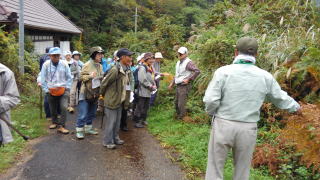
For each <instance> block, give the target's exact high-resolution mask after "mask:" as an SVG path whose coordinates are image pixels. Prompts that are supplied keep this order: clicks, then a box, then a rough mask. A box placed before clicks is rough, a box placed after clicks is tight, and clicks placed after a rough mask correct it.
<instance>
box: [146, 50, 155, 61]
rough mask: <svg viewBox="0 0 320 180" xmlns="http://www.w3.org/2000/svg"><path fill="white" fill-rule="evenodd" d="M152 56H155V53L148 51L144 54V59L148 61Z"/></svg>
mask: <svg viewBox="0 0 320 180" xmlns="http://www.w3.org/2000/svg"><path fill="white" fill-rule="evenodd" d="M150 58H154V55H153V53H151V52H147V53H145V54H144V56H143V59H144V60H145V61H147V60H148V59H150Z"/></svg>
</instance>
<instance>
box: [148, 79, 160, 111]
mask: <svg viewBox="0 0 320 180" xmlns="http://www.w3.org/2000/svg"><path fill="white" fill-rule="evenodd" d="M155 82H156V86H157V89H158V90H159V88H160V80H157V81H155ZM157 95H158V91H157V92H156V93H154V94H151V98H150V106H153V105H154V103H155V101H156V99H157Z"/></svg>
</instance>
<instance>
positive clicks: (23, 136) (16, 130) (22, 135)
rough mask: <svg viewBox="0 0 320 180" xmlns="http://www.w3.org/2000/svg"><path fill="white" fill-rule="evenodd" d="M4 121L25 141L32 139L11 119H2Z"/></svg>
mask: <svg viewBox="0 0 320 180" xmlns="http://www.w3.org/2000/svg"><path fill="white" fill-rule="evenodd" d="M1 120H2V121H4V122H5V123H6V124H7V125H8V126H9V127H10V128H11V129H13V130H14V131H15V132H17V133H18V134H19V135H20V136H21V137H22V138H23V139H24V140H25V141H27V140H28V139H30V137H29V136H26V135H24V134H22V133H21V132H20V131H19V130H18V129H17V128H15V127H14V126H13V125H12V124H11V123H10V122H9V121H7V120H5V119H1Z"/></svg>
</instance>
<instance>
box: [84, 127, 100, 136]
mask: <svg viewBox="0 0 320 180" xmlns="http://www.w3.org/2000/svg"><path fill="white" fill-rule="evenodd" d="M84 132H85V133H86V134H91V135H97V134H98V131H95V130H94V129H93V128H92V125H85V126H84Z"/></svg>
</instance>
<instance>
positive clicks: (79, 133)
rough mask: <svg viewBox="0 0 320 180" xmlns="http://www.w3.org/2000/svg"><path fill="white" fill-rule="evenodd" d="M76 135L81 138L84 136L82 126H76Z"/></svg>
mask: <svg viewBox="0 0 320 180" xmlns="http://www.w3.org/2000/svg"><path fill="white" fill-rule="evenodd" d="M76 131H77V133H76V136H77V138H78V139H83V138H84V128H76Z"/></svg>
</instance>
